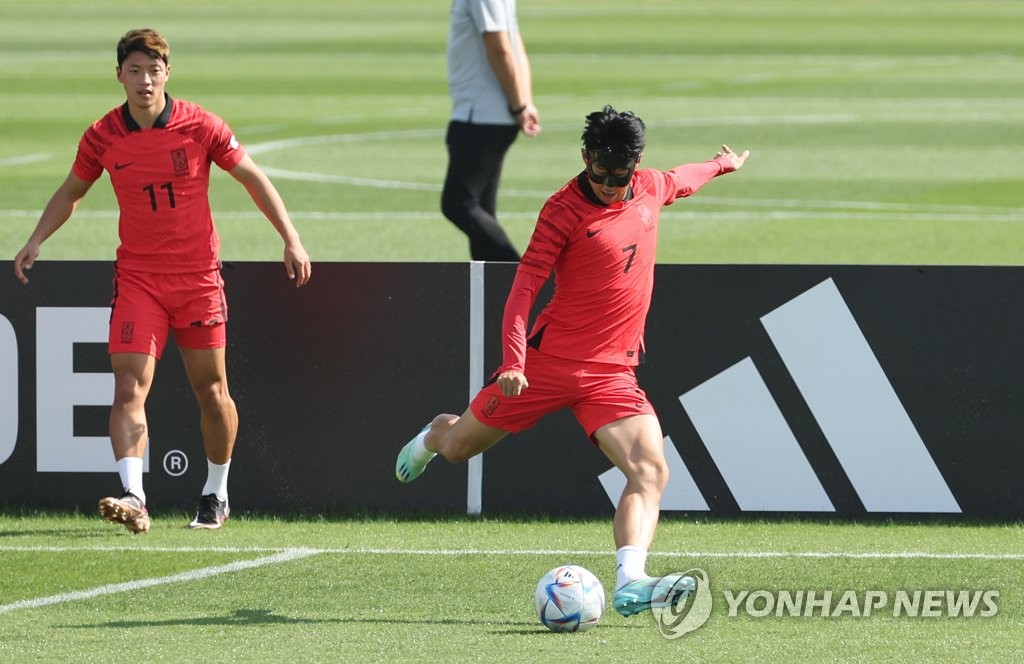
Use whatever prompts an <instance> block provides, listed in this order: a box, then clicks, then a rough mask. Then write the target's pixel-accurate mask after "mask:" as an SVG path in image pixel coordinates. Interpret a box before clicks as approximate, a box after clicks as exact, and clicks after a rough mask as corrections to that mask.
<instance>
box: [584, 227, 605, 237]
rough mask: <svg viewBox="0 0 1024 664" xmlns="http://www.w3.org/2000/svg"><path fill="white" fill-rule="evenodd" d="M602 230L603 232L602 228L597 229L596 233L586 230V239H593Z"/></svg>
mask: <svg viewBox="0 0 1024 664" xmlns="http://www.w3.org/2000/svg"><path fill="white" fill-rule="evenodd" d="M603 230H604V229H603V228H598V229H597V230H596V231H592V230H589V229H588V230H587V237H594V236H595V235H597V234H598V233H600V232H601V231H603Z"/></svg>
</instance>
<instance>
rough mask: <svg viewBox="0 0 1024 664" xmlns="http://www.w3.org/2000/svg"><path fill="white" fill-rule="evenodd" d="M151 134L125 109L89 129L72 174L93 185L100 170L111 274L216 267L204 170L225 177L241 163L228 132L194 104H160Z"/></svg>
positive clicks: (237, 147) (207, 179)
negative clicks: (109, 197) (106, 187)
mask: <svg viewBox="0 0 1024 664" xmlns="http://www.w3.org/2000/svg"><path fill="white" fill-rule="evenodd" d="M166 100H167V105H166V107H165V108H164V112H163V113H162V114H161V115H160V117H159V118H157V120H156V122H155V123H154V125H153V127H152V128H142V127H140V126H139V125H138V123H136V122H135V120H134V119H133V118H132V116H131V114H130V113H129V111H128V105H127V103H125V104H124V105H122V106H119V107H118V108H115V109H113V110H111V111H110V112H109V113H107V114H106V115H105V116H103V117H102V118H100V119H99V120H97V121H96V122H95V123H93V125H92V126H91V127H89V128H88V129H87V130H86V131H85V134H84V135H83V136H82V139H81V141H79V144H78V155H77V157H76V158H75V163H74V165H73V167H72V171H73V172H74V174H75V175H77V176H78V177H80V178H82V179H83V180H85V181H87V182H95V181H96V180H97V179H99V177H100V176H101V175H102V174H103V171H104V170H106V171H107V173H109V175H110V183H111V185H112V186H113V188H114V194H115V195H116V196H117V203H118V207H119V208H120V218H119V220H118V235H119V236H120V239H121V244H120V246H119V247H118V248H117V261H118V266H119V267H120V268H122V269H126V270H135V271H141V272H160V273H186V272H204V271H207V270H212V269H216V268H217V267H218V265H219V260H220V259H219V249H220V238H219V237H218V235H217V229H216V227H215V226H214V223H213V214H212V213H211V211H210V198H209V188H210V164H211V163H216V164H217V166H219V167H220V168H222V169H224V170H225V171H230V170H231V169H233V168H234V167H235V166H237V165H238V163H239V162H240V161H241V160H242V159H243V158H244V157H245V149H244V148H243V147H242V146H240V145H239V144H238V141H237V140H236V139H235V137H234V134H232V132H231V129H230V127H228V125H227V124H226V123H225V122H224V121H223V120H222V119H221V118H219V117H217V116H216V115H214V114H212V113H209V112H207V111H205V110H204V109H203V108H202V107H200V106H199V105H197V104H194V103H191V102H187V101H181V100H175V99H171V97H170V96H167V97H166Z"/></svg>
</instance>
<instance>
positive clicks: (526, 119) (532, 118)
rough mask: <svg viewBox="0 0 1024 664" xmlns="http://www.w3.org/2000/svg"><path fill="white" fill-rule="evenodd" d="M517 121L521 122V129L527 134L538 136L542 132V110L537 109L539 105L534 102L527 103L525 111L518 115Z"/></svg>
mask: <svg viewBox="0 0 1024 664" xmlns="http://www.w3.org/2000/svg"><path fill="white" fill-rule="evenodd" d="M516 122H518V123H519V129H520V130H521V131H522V132H523V133H524V134H526V135H527V136H531V137H532V136H537V135H539V134H540V131H541V130H540V112H539V111H537V107H536V106H534V105H533V104H527V105H526V108H525V109H523V112H522V113H520V114H519V116H518V117H516Z"/></svg>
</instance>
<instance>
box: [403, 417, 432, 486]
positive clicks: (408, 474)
mask: <svg viewBox="0 0 1024 664" xmlns="http://www.w3.org/2000/svg"><path fill="white" fill-rule="evenodd" d="M428 431H430V425H429V424H428V425H427V426H425V427H423V430H422V431H420V432H419V433H418V434H416V437H415V438H413V439H412V440H410V441H409V442H408V443H406V444H405V446H404V447H403V448H402V451H400V452H399V453H398V460H397V461H395V477H397V478H398V481H399V482H412V481H413V480H414V479H416V478H417V477H419V476H420V475H421V474H423V469H424V468H426V467H427V464H428V463H430V460H431V459H433V458H434V457H435V456H437V454H436V453H435V454H432V455H431V456H430V458H429V459H427V460H426V461H416V460H415V459H413V457H412V449H413V447H414V446H415V445H416V440H417V439H419V438H420V437H422V436H426V435H427V432H428Z"/></svg>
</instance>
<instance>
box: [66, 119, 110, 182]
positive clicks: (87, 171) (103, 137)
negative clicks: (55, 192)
mask: <svg viewBox="0 0 1024 664" xmlns="http://www.w3.org/2000/svg"><path fill="white" fill-rule="evenodd" d="M111 124H112V118H111V117H110V116H109V115H108V116H105V117H103V118H101V119H99V120H97V121H96V122H94V123H93V124H92V126H91V127H89V128H88V129H86V130H85V133H84V134H82V138H81V139H80V140H79V141H78V154H77V155H76V156H75V162H74V164H72V166H71V171H72V172H73V173H74V174H75V175H76V176H78V177H80V178H82V179H83V180H85V181H86V182H95V181H96V180H98V179H100V176H101V175H103V166H102V165H101V164H100V157H101V156H102V155H103V152H104V151H105V150H106V148H107V147H108V146H109V145H110V143H111V132H112V131H113V130H114V127H113V126H110V125H111Z"/></svg>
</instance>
